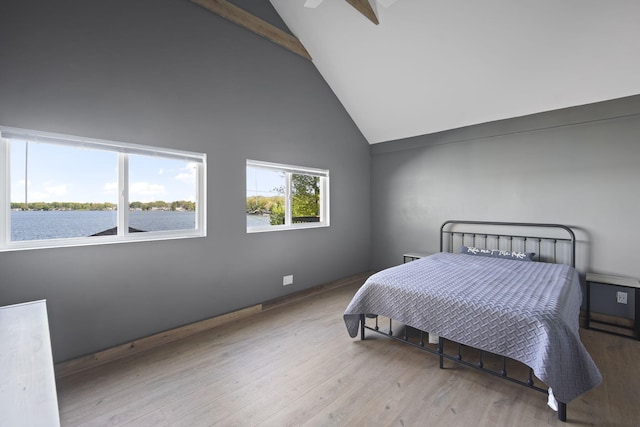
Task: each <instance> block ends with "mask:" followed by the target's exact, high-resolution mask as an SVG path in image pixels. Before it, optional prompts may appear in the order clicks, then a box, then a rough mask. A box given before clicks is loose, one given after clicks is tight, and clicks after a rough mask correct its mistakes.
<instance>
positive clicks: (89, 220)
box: [11, 211, 196, 241]
mask: <svg viewBox="0 0 640 427" xmlns="http://www.w3.org/2000/svg"><path fill="white" fill-rule="evenodd" d="M117 215H118V212H117V211H11V240H12V241H21V240H44V239H61V238H62V239H64V238H71V237H86V236H91V235H92V234H96V233H100V232H102V231H105V230H109V229H111V228H114V227H116V225H117V221H118V217H117ZM195 219H196V214H195V212H193V211H131V212H130V213H129V225H130V226H131V227H133V228H137V229H139V230H144V231H161V230H192V229H194V228H195Z"/></svg>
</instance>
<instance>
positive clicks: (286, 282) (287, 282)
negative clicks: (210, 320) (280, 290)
mask: <svg viewBox="0 0 640 427" xmlns="http://www.w3.org/2000/svg"><path fill="white" fill-rule="evenodd" d="M288 285H293V274H289V275H288V276H283V277H282V286H288ZM625 301H626V297H625Z"/></svg>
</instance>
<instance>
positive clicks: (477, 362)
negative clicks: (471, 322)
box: [360, 314, 567, 422]
mask: <svg viewBox="0 0 640 427" xmlns="http://www.w3.org/2000/svg"><path fill="white" fill-rule="evenodd" d="M368 318H369V319H372V320H373V322H374V324H373V325H370V324H367V319H368ZM387 320H388V327H387V328H385V329H384V330H381V328H380V325H379V323H378V322H379V318H378V316H376V315H364V314H361V315H360V340H365V339H366V336H365V331H366V330H367V329H368V330H370V331H372V332H375V333H378V334H381V335H384V336H386V337H388V338H391V339H394V340H396V341H400V342H402V343H404V344H407V345H410V346H412V347H415V348H418V349H420V350H423V351H426V352H428V353H431V354H433V355H435V356H438V358H439V359H440V369H444V361H445V359H446V360H450V361H452V362H455V363H457V364H460V365H463V366H466V367H469V368H473V369H476V370H479V371H482V372H485V373H488V374H490V375H494V376H496V377H500V378H502V379H504V380H507V381H510V382H512V383H515V384H518V385H521V386H524V387H526V388H529V389H532V390H535V391H538V392H541V393H544V394H548V389H547V388H542V387H540V386H538V385H536V383H535V380H534V375H533V369H531V368H530V367H528V366H527V367H526V368H527V375H526V377H525V378H524V379H520V378H516V377H511V376H509V372H508V369H507V365H508V363H519V364H520V362H516V361H514V360H513V359H510V358H508V357H506V356H499V355H495V354H493V353H490V352H488V351H484V350H479V349H476V348H474V347H470V346H467V345H463V344H460V343H457V342H454V341H450V340H446V339H444V338H442V337H439V338H438V344H437V345H436V346H435V347H433V346H431V347H430V346H428V345H426V344H425V342H428V338H429V333H428V332H425V331H421V330H419V329H416V328H413V327H411V326H407V325H402V327H400V328H399V329H400V330H401V332H400V333H397V334H396V333H394V331H393V320H392V319H387ZM445 347H449V348H451V347H453V348H454V352H447V351H446V350H445ZM463 348H464V349H466V350H468V351H466V352H464V353H465V354H463ZM469 353H472V354H475V355H476V357H475V358H470V357H469ZM488 357H490V358H491V359H493V361H495V359H499V360H500V367H499V370H494V369H491V368H488V367H487V366H486V365H485V359H486V358H488ZM520 365H522V364H520ZM522 366H524V365H522ZM558 419H559V420H560V421H563V422H566V421H567V404H566V403H564V402H558Z"/></svg>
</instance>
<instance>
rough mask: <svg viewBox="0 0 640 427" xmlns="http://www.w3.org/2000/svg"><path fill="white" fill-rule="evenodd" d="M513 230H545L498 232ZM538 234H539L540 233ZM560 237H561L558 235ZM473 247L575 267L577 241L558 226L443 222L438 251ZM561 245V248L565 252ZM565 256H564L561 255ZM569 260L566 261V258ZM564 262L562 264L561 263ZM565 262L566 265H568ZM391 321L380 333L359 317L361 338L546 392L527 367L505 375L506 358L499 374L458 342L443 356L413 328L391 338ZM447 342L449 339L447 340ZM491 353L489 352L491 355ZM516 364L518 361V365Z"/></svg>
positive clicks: (562, 414) (562, 409)
mask: <svg viewBox="0 0 640 427" xmlns="http://www.w3.org/2000/svg"><path fill="white" fill-rule="evenodd" d="M462 227H467V230H462ZM514 227H515V228H516V229H522V230H524V231H525V232H526V230H527V229H528V230H532V229H538V230H544V231H546V233H544V236H529V235H526V234H524V233H523V234H518V235H515V234H504V232H502V231H499V230H500V229H503V228H511V229H513V228H514ZM477 228H489V229H493V230H495V232H493V233H491V232H485V231H482V232H480V231H478V230H477ZM541 234H543V233H542V231H541ZM558 235H560V237H559V236H558ZM467 244H468V245H470V246H476V247H480V248H483V249H489V247H488V245H490V244H491V245H492V248H493V249H503V250H509V251H514V250H517V251H531V250H532V249H535V251H536V258H537V260H539V261H545V262H552V263H555V264H558V263H563V264H569V265H571V266H572V267H575V254H576V238H575V234H574V233H573V230H571V228H569V227H567V226H565V225H561V224H540V223H520V222H491V221H459V220H450V221H445V222H444V223H443V224H442V226H441V227H440V252H454V251H455V250H459V248H460V247H461V246H464V245H467ZM560 245H562V246H564V247H565V248H564V249H565V250H564V251H562V250H559V249H562V247H560ZM563 254H565V255H566V256H565V257H562V255H563ZM567 258H568V259H567ZM563 261H564V262H563ZM567 261H568V262H567ZM367 318H371V319H375V325H374V326H370V325H367V324H366V319H367ZM392 322H393V320H392V319H389V328H388V330H387V331H382V330H381V329H380V326H379V325H378V316H377V315H365V314H361V315H360V339H361V340H364V339H365V330H370V331H373V332H376V333H378V334H381V335H384V336H387V337H389V338H392V339H394V340H397V341H400V342H403V343H405V344H408V345H410V346H412V347H415V348H418V349H420V350H424V351H426V352H428V353H431V354H434V355H437V356H438V357H439V359H440V369H444V359H447V360H450V361H453V362H455V363H458V364H460V365H463V366H467V367H470V368H474V369H477V370H480V371H482V372H486V373H488V374H491V375H494V376H497V377H499V378H502V379H505V380H507V381H511V382H513V383H515V384H519V385H522V386H524V387H527V388H529V389H532V390H536V391H539V392H542V393H544V394H547V393H548V390H547V389H544V388H541V387H538V386H537V385H535V384H534V379H533V369H531V368H530V367H527V368H528V375H527V377H526V378H524V379H519V378H514V377H510V376H508V374H507V361H508V360H512V359H510V358H508V357H506V356H499V355H496V357H498V358H500V359H501V365H502V366H501V369H500V370H499V371H496V370H493V369H489V368H487V367H485V363H484V356H485V353H489V352H486V351H483V350H479V349H474V348H473V347H470V346H466V345H463V344H460V343H456V342H453V341H451V342H453V343H454V344H456V345H457V352H456V353H455V354H450V353H446V352H445V349H444V342H445V339H444V338H442V337H438V344H437V347H436V348H435V349H433V348H430V347H427V346H425V338H426V339H428V336H429V333H428V332H425V331H421V330H419V329H416V328H413V327H411V326H409V325H405V327H404V328H403V329H404V333H403V334H402V336H400V335H394V334H393V329H392ZM409 329H411V330H414V331H416V332H418V333H419V340H418V341H417V342H414V341H412V340H411V339H410V337H409V331H408V330H409ZM447 341H449V340H447ZM462 347H467V348H470V349H473V350H475V352H477V354H478V359H477V360H475V361H469V360H465V359H464V358H463V355H462V351H461V350H462ZM490 354H492V353H490ZM518 363H519V362H518ZM558 419H559V420H560V421H563V422H566V421H567V404H566V403H565V402H560V401H558Z"/></svg>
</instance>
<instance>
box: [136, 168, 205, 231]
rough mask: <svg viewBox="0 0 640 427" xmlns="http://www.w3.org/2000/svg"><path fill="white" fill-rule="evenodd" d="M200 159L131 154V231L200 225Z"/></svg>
mask: <svg viewBox="0 0 640 427" xmlns="http://www.w3.org/2000/svg"><path fill="white" fill-rule="evenodd" d="M197 167H198V165H197V164H196V163H192V162H188V161H184V160H175V159H167V158H163V157H155V156H143V155H130V156H129V226H130V231H134V232H135V231H168V230H193V229H195V228H196V203H195V202H196V195H197V183H196V176H197Z"/></svg>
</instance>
